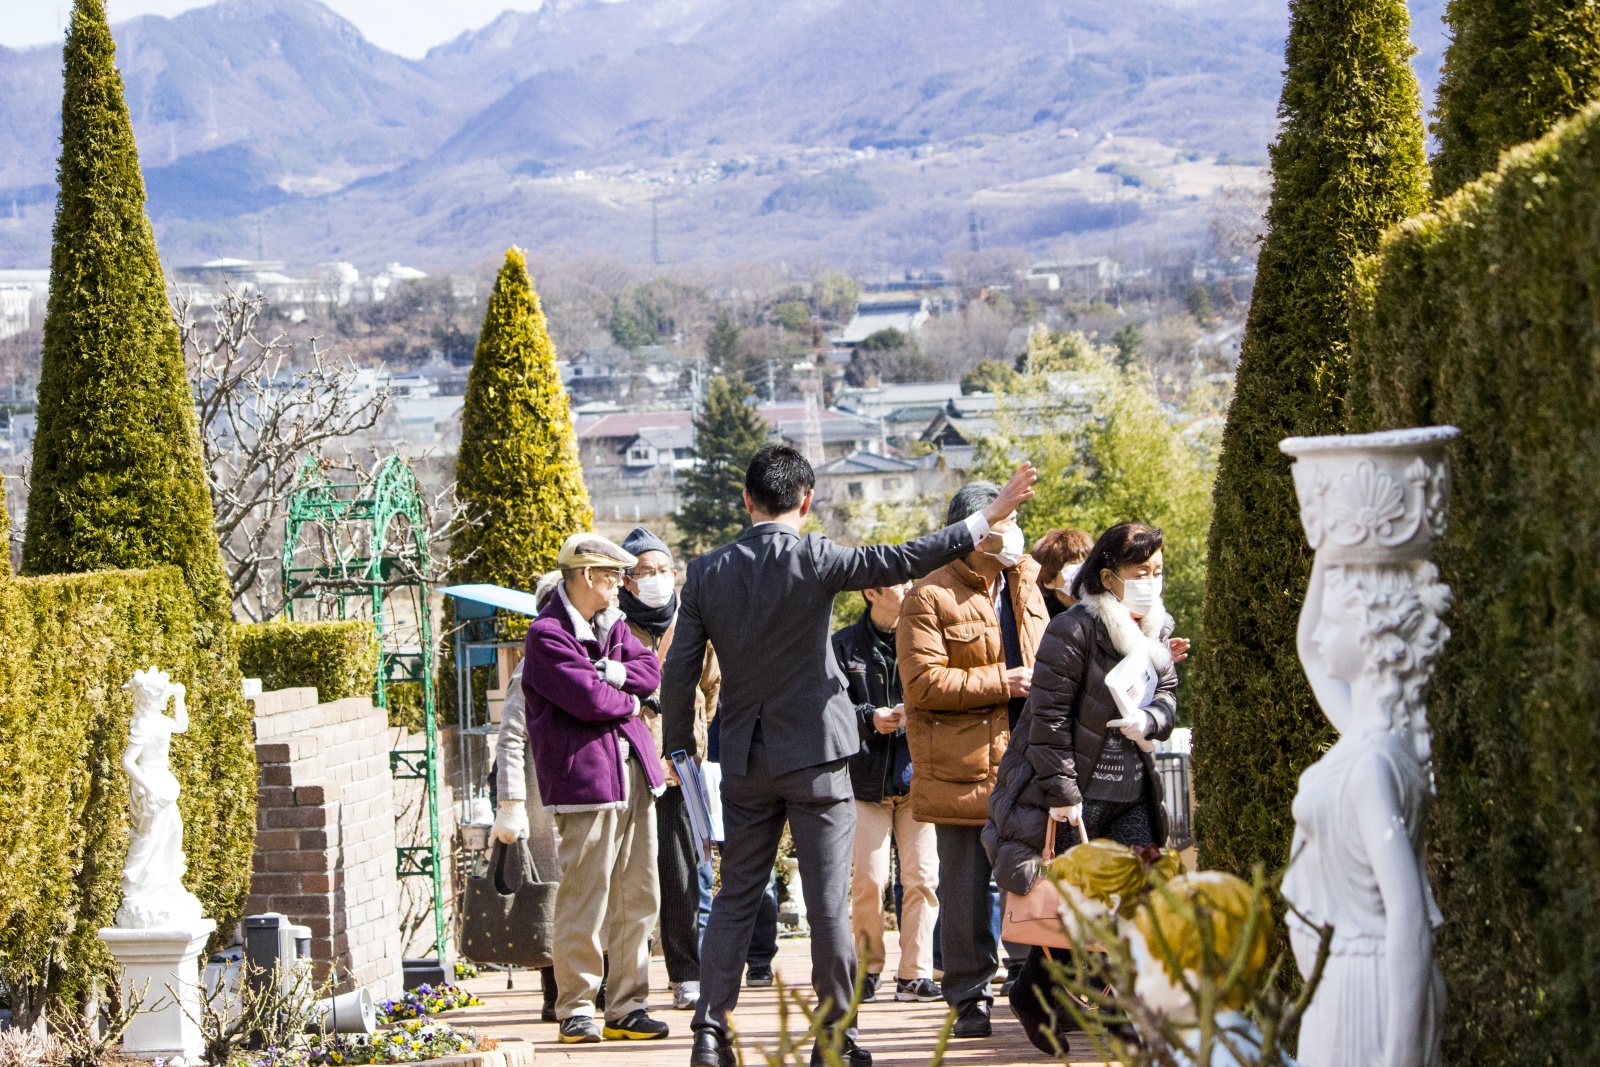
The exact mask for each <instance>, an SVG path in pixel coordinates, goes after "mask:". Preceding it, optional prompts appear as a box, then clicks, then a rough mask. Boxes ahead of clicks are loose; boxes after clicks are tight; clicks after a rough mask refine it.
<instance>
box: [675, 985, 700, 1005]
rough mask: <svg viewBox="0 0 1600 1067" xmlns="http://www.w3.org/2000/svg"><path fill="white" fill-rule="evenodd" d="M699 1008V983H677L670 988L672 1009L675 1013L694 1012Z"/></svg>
mask: <svg viewBox="0 0 1600 1067" xmlns="http://www.w3.org/2000/svg"><path fill="white" fill-rule="evenodd" d="M699 1006H700V983H699V982H679V983H678V984H677V985H675V986H673V987H672V1007H673V1009H674V1010H676V1011H694V1009H695V1008H697V1007H699Z"/></svg>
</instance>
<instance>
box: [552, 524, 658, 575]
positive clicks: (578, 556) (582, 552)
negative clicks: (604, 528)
mask: <svg viewBox="0 0 1600 1067" xmlns="http://www.w3.org/2000/svg"><path fill="white" fill-rule="evenodd" d="M638 562H639V560H638V557H636V556H634V554H633V553H631V552H624V551H623V550H622V549H621V548H620V547H619V546H618V545H616V544H614V543H613V542H611V541H609V540H607V539H606V538H604V537H601V536H600V535H599V534H597V533H575V534H573V535H572V536H571V537H569V538H567V539H566V540H565V541H563V542H562V543H561V551H560V552H559V553H557V554H556V566H557V567H560V568H561V569H562V570H564V571H575V570H578V569H579V568H582V567H611V568H614V569H616V570H628V569H629V568H631V567H633V566H634V565H635V564H637V563H638Z"/></svg>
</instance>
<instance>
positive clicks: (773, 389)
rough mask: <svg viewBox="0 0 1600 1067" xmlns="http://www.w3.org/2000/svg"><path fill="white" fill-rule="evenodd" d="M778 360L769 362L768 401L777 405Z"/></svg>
mask: <svg viewBox="0 0 1600 1067" xmlns="http://www.w3.org/2000/svg"><path fill="white" fill-rule="evenodd" d="M777 365H778V363H777V360H772V359H769V360H767V400H768V401H771V402H773V403H776V402H777V400H778V379H777V371H776V367H777Z"/></svg>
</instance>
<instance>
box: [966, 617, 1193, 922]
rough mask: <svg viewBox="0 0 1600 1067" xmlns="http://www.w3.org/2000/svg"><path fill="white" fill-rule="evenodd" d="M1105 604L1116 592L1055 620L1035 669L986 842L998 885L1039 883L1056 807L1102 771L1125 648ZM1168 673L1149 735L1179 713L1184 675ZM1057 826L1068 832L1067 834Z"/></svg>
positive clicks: (1163, 629)
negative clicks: (1110, 684) (1113, 675)
mask: <svg viewBox="0 0 1600 1067" xmlns="http://www.w3.org/2000/svg"><path fill="white" fill-rule="evenodd" d="M1102 601H1111V603H1112V604H1114V605H1116V602H1115V598H1113V597H1110V596H1109V595H1107V594H1102V595H1101V596H1099V597H1090V598H1086V599H1085V600H1082V601H1079V602H1078V603H1077V604H1074V605H1073V606H1072V607H1071V608H1070V609H1068V610H1067V611H1065V612H1063V613H1062V614H1060V615H1057V616H1056V617H1055V618H1054V619H1051V620H1050V625H1049V628H1048V629H1046V630H1045V632H1044V640H1043V642H1041V643H1040V645H1039V655H1038V660H1037V662H1036V663H1035V664H1034V667H1033V689H1032V690H1030V691H1029V693H1028V703H1027V705H1026V706H1025V707H1024V708H1023V709H1022V717H1021V718H1019V719H1018V720H1017V732H1016V736H1015V737H1013V738H1012V739H1011V747H1010V749H1009V750H1008V751H1007V752H1006V754H1005V759H1004V760H1002V761H1001V764H1000V775H999V782H998V783H997V784H996V786H995V789H994V794H993V796H991V797H990V798H989V813H990V814H989V824H988V825H987V826H985V827H984V829H983V847H984V851H985V852H987V853H988V854H989V860H990V862H991V863H993V865H994V880H995V884H996V885H998V886H999V887H1000V888H1001V889H1004V890H1005V891H1006V892H1007V893H1016V894H1018V895H1022V894H1025V893H1027V892H1028V890H1029V889H1031V888H1032V887H1033V882H1034V879H1035V878H1037V877H1038V874H1039V862H1040V853H1041V852H1043V851H1044V837H1045V829H1046V825H1047V824H1048V822H1049V818H1050V809H1051V808H1057V807H1064V806H1066V805H1068V804H1078V803H1081V802H1082V800H1083V796H1082V794H1081V793H1080V792H1079V786H1078V783H1079V782H1087V781H1088V780H1089V775H1090V774H1091V773H1092V772H1093V771H1094V765H1095V762H1096V761H1097V760H1098V759H1099V758H1100V748H1101V746H1102V745H1103V744H1104V743H1105V737H1106V732H1107V730H1106V723H1108V722H1110V721H1111V720H1112V719H1115V718H1119V717H1120V716H1121V712H1119V711H1118V710H1117V706H1116V703H1115V702H1114V701H1113V700H1112V698H1111V691H1110V690H1109V689H1107V688H1106V672H1107V671H1109V670H1110V669H1111V668H1113V667H1115V666H1116V665H1117V664H1118V663H1120V662H1122V660H1123V657H1124V653H1123V652H1121V651H1118V649H1117V646H1116V645H1115V644H1114V643H1113V642H1112V638H1111V632H1110V630H1109V629H1108V627H1107V625H1106V623H1105V622H1104V621H1103V620H1102V619H1101V618H1100V617H1099V615H1100V612H1102V611H1104V610H1109V608H1108V607H1107V606H1105V605H1104V604H1102V603H1100V602H1102ZM1116 607H1120V605H1116ZM1162 617H1163V618H1164V621H1163V623H1162V624H1161V625H1160V628H1159V631H1158V633H1159V637H1158V640H1160V641H1162V642H1165V641H1166V639H1167V638H1168V637H1170V636H1171V634H1172V617H1171V616H1170V615H1167V614H1166V612H1165V611H1163V612H1162ZM1124 618H1127V616H1126V615H1124ZM1130 651H1131V649H1130ZM1159 674H1160V681H1159V682H1158V683H1157V685H1156V695H1155V699H1154V700H1153V701H1152V702H1151V703H1150V705H1149V706H1148V707H1147V708H1146V709H1145V710H1147V711H1149V712H1150V713H1151V714H1152V715H1153V716H1155V720H1156V722H1155V728H1154V730H1152V731H1151V733H1150V734H1149V735H1148V736H1149V738H1150V739H1151V740H1152V741H1161V740H1165V739H1166V738H1168V737H1170V736H1171V735H1172V727H1173V726H1174V725H1175V724H1176V722H1177V719H1178V701H1177V697H1176V695H1175V693H1176V691H1177V688H1178V673H1177V671H1176V670H1174V669H1173V666H1172V664H1171V662H1170V661H1169V662H1168V663H1167V665H1166V666H1165V668H1163V669H1161V670H1160V672H1159ZM1141 755H1142V757H1143V759H1144V770H1145V776H1144V800H1145V807H1146V812H1147V814H1148V815H1149V817H1150V828H1151V830H1152V831H1153V832H1154V834H1155V838H1156V841H1157V842H1165V841H1166V839H1167V817H1166V810H1165V809H1164V808H1163V807H1162V803H1161V779H1160V777H1159V776H1158V775H1157V773H1156V763H1155V757H1153V756H1152V755H1150V754H1149V753H1141ZM1056 833H1057V836H1058V837H1059V836H1060V833H1061V831H1060V830H1059V829H1057V831H1056Z"/></svg>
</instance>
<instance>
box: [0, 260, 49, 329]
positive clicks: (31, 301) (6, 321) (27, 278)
mask: <svg viewBox="0 0 1600 1067" xmlns="http://www.w3.org/2000/svg"><path fill="white" fill-rule="evenodd" d="M49 297H50V271H49V270H48V269H46V270H0V339H3V338H6V337H15V336H16V335H17V334H19V333H22V332H24V331H26V330H28V329H30V328H31V327H32V326H33V320H34V319H35V318H38V317H40V316H41V315H43V313H44V305H45V301H46V300H48V299H49Z"/></svg>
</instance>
